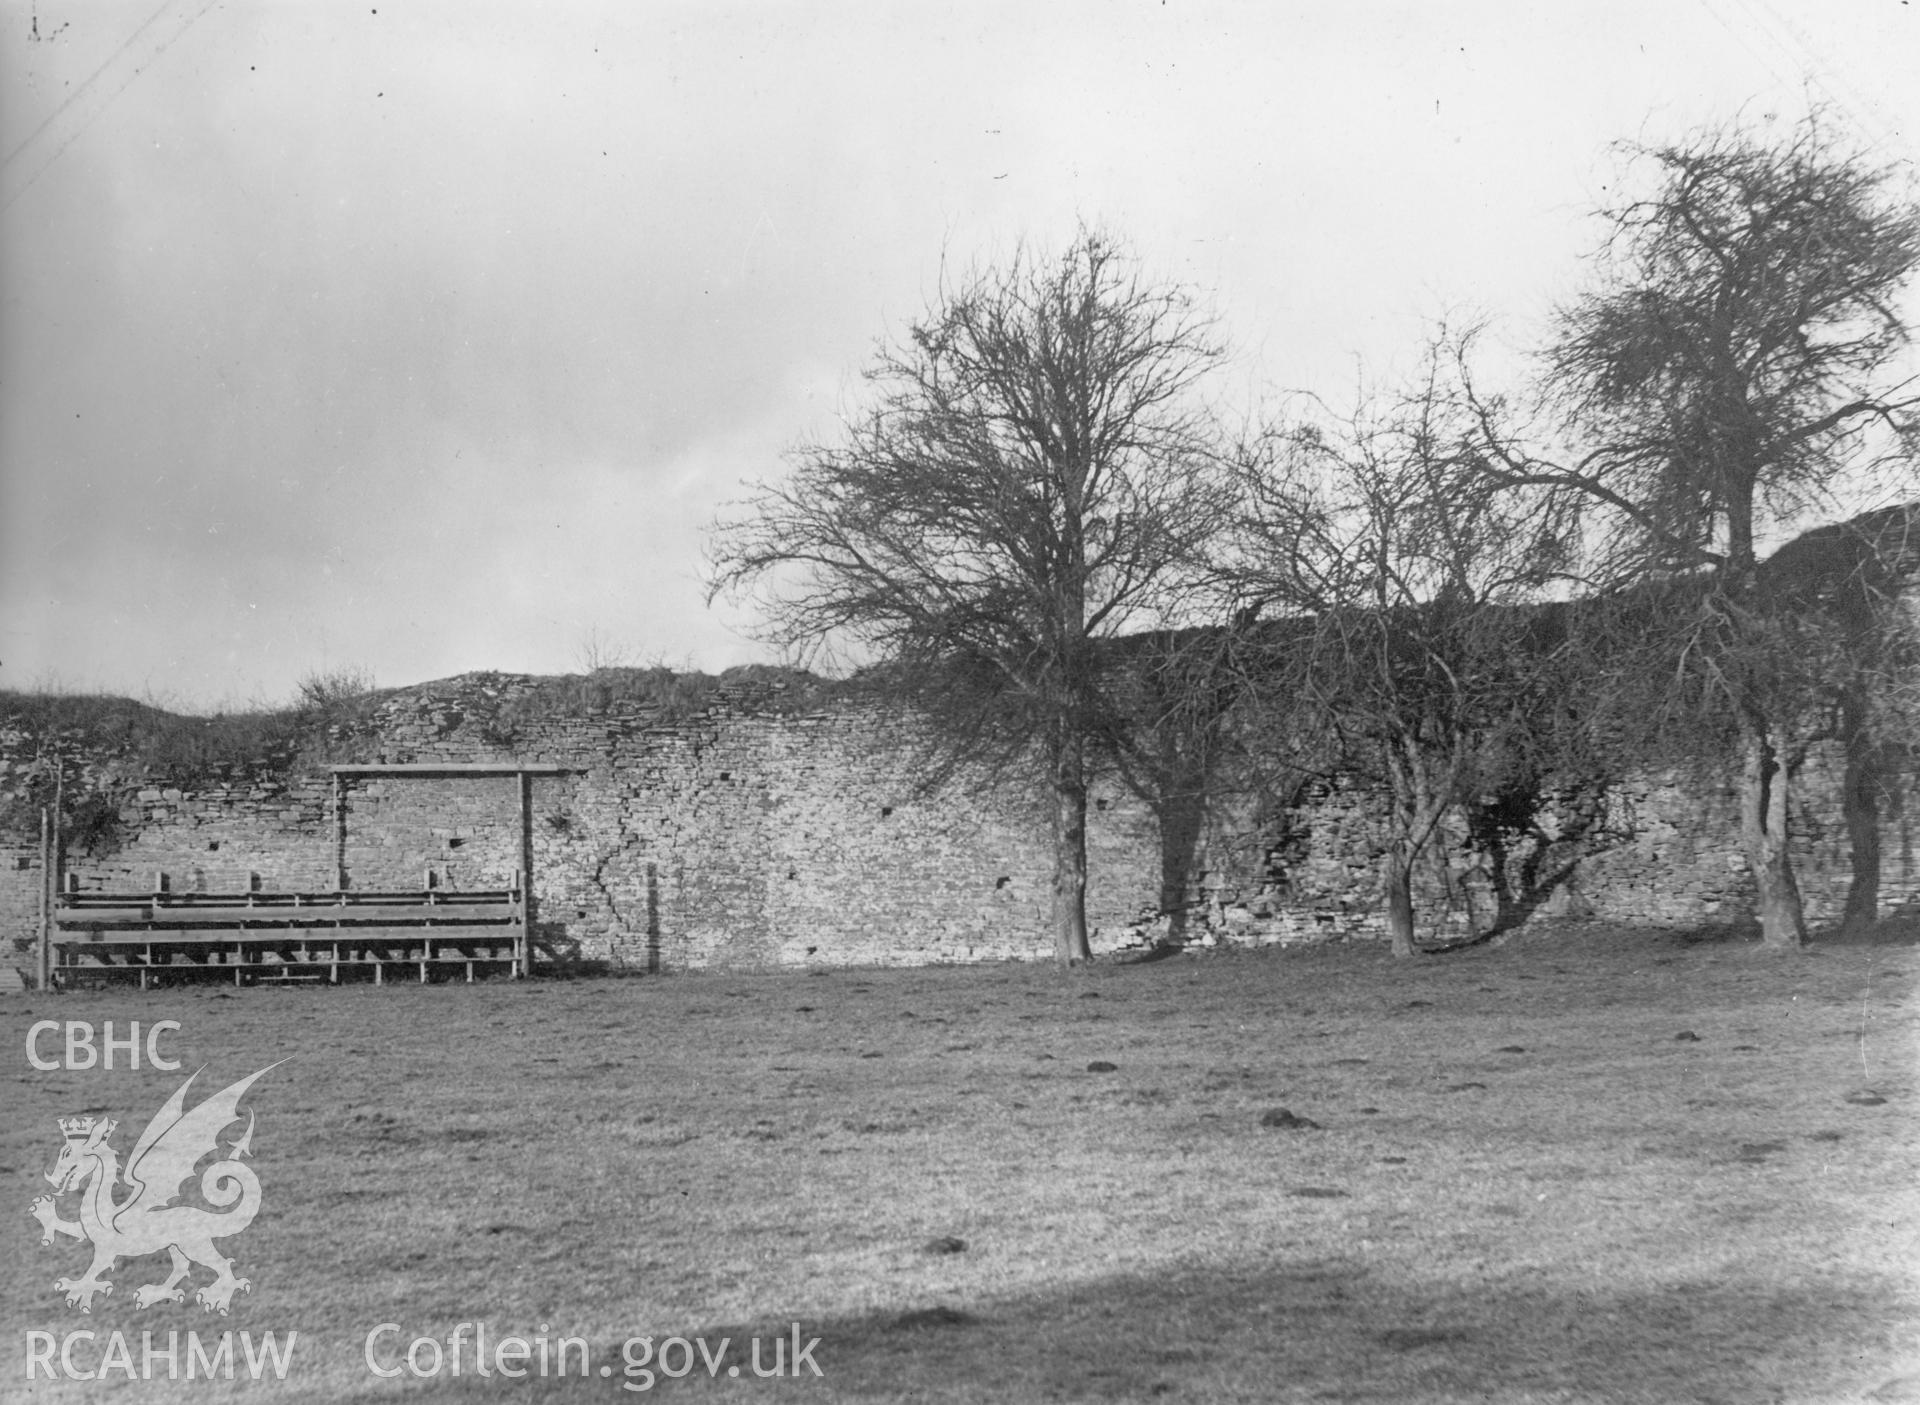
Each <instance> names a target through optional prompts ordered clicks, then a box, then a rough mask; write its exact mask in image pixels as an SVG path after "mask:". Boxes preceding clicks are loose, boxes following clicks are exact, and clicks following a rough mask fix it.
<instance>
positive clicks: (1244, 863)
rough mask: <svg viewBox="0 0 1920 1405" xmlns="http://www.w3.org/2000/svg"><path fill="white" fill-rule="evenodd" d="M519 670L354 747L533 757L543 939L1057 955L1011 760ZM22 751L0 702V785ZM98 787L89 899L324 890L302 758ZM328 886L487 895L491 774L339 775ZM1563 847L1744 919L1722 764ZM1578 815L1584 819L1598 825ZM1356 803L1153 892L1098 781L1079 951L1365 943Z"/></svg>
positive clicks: (461, 686)
mask: <svg viewBox="0 0 1920 1405" xmlns="http://www.w3.org/2000/svg"><path fill="white" fill-rule="evenodd" d="M535 686H536V680H531V679H527V678H522V677H517V676H511V675H500V674H473V675H467V676H464V677H461V678H455V679H448V680H444V681H442V682H438V683H431V684H425V685H421V686H419V687H416V688H410V689H404V690H400V691H398V692H396V693H393V694H391V695H388V696H386V697H385V698H384V699H383V700H382V702H381V704H380V706H379V708H378V711H377V715H376V716H375V718H374V721H373V723H372V725H371V734H370V736H369V738H368V739H366V746H365V747H363V749H362V751H361V752H360V753H358V757H357V759H365V760H379V761H383V762H409V761H443V762H444V761H466V762H481V761H484V762H515V761H520V762H540V763H557V764H559V765H562V766H565V767H568V768H569V774H567V775H564V776H559V777H545V776H543V777H538V778H536V779H535V780H534V782H533V846H534V856H535V869H536V884H535V889H534V892H535V898H536V901H537V905H538V920H539V926H540V933H541V936H542V938H543V939H544V940H545V941H547V942H549V943H551V944H552V945H553V946H554V947H555V948H556V949H558V950H562V951H568V952H573V953H577V954H578V955H580V956H582V957H585V958H589V959H594V960H599V961H604V962H607V963H610V964H612V965H614V966H617V967H625V968H632V969H639V970H667V971H671V970H676V969H687V968H692V967H702V966H741V967H769V966H787V967H792V966H806V965H810V964H827V965H863V964H880V965H886V964H921V963H928V962H944V961H981V960H1000V959H1033V958H1039V957H1044V956H1045V955H1047V954H1048V952H1049V950H1050V937H1049V934H1048V930H1047V893H1048V885H1049V880H1050V875H1051V863H1052V860H1051V850H1050V842H1049V835H1048V819H1047V816H1048V809H1047V806H1046V805H1045V803H1043V800H1042V798H1041V797H1039V796H1038V795H1036V794H1034V793H1032V792H1031V791H1030V790H1029V789H1028V788H1026V787H1025V786H1024V785H1023V784H1022V783H1021V782H1020V780H1019V779H1018V778H1009V779H1003V780H1002V781H1001V782H1000V783H998V784H989V783H987V781H986V779H985V778H982V777H962V778H960V779H958V780H956V781H954V782H953V783H951V784H949V785H947V786H946V787H944V788H943V789H942V790H940V791H939V792H938V793H936V794H933V795H928V794H926V793H924V792H923V791H922V789H921V788H920V785H919V777H920V776H921V775H922V774H923V753H922V751H921V749H920V748H919V746H918V741H919V737H918V733H917V731H916V726H917V724H916V721H915V719H914V718H912V717H911V716H908V715H906V714H904V713H902V712H900V711H898V710H895V709H893V708H890V707H888V706H884V705H881V704H877V703H875V702H872V701H870V700H869V701H863V700H859V699H856V698H843V699H840V700H838V701H828V702H825V703H822V704H820V705H819V706H817V707H814V708H812V709H811V710H805V709H791V708H787V707H784V706H783V705H782V703H783V700H782V699H781V697H780V696H779V691H778V690H779V687H780V685H778V684H775V685H771V686H769V685H764V684H758V685H747V686H739V687H728V686H722V687H720V688H718V689H717V690H715V691H713V692H712V693H711V694H710V695H708V696H707V697H706V698H705V699H704V700H702V701H701V702H700V703H699V705H698V706H697V707H695V708H693V709H692V710H691V711H689V712H683V713H680V714H675V715H668V714H666V713H665V712H663V711H662V710H660V709H649V708H644V707H641V708H634V709H630V710H625V711H622V710H619V709H614V710H611V711H607V710H602V711H595V712H585V711H583V712H582V713H580V714H579V715H547V714H541V713H534V714H532V715H513V713H512V705H513V704H514V702H515V701H516V700H517V699H523V698H525V697H526V696H527V695H528V694H529V693H530V692H531V691H532V690H533V689H534V687H535ZM31 766H32V760H31V756H30V754H29V752H28V750H27V748H26V747H25V744H24V737H23V736H22V734H21V733H20V732H19V731H18V730H14V731H11V732H10V731H9V730H8V729H7V727H6V723H5V719H3V718H0V791H6V790H10V791H11V792H13V793H14V794H15V795H18V794H20V793H23V791H22V788H23V787H24V785H25V780H26V776H27V774H28V772H29V771H30V769H31ZM83 769H84V773H85V775H86V776H87V777H90V778H91V781H90V783H91V784H93V785H94V786H96V787H98V788H100V789H101V790H103V791H111V793H113V794H115V795H117V796H118V797H119V799H120V802H121V803H120V810H119V823H118V825H117V826H116V827H115V828H114V832H113V834H112V836H111V837H110V838H107V839H103V840H100V841H99V842H96V843H94V844H93V845H92V846H91V847H85V846H82V847H77V848H73V849H71V850H70V851H69V853H68V855H67V863H66V868H67V871H68V872H70V873H72V874H74V875H76V877H77V879H78V881H79V883H80V885H81V886H82V887H83V888H87V889H98V890H120V891H134V892H138V891H146V890H149V889H150V888H151V886H152V885H153V883H154V882H155V881H156V879H155V875H156V874H162V873H163V874H165V875H166V876H167V880H166V881H167V882H168V883H169V884H170V885H171V886H172V887H173V888H174V889H175V890H176V891H191V890H202V891H244V890H245V887H246V885H247V884H249V883H256V884H258V885H259V886H260V887H262V888H264V889H268V890H277V891H293V890H298V891H314V892H324V891H328V890H330V889H331V888H332V887H333V884H334V881H335V861H336V850H335V839H334V835H335V830H334V823H335V815H334V812H333V788H332V785H331V782H330V780H329V777H328V774H327V772H326V770H325V768H324V766H320V765H309V766H307V767H306V768H304V769H296V770H294V771H293V772H292V773H283V774H275V773H272V772H270V771H268V770H265V769H262V770H261V772H260V773H259V774H256V775H251V776H245V777H230V778H227V779H223V780H220V781H218V782H215V783H211V784H206V785H202V786H200V787H197V788H193V789H182V788H180V787H178V786H174V785H170V784H168V783H166V781H165V780H164V779H154V780H152V781H150V782H147V783H142V782H140V781H138V780H129V779H128V778H126V777H125V776H120V777H119V778H118V780H117V781H116V780H115V770H114V765H113V763H112V759H111V758H102V757H93V758H90V760H89V762H88V764H87V765H86V766H85V767H84V768H83ZM1836 774H1837V763H1836V762H1835V760H1834V759H1833V758H1830V757H1816V758H1815V759H1814V761H1813V762H1812V763H1810V764H1809V766H1808V768H1807V771H1806V774H1805V775H1804V776H1803V778H1802V781H1801V784H1800V788H1799V792H1798V793H1799V809H1798V811H1797V812H1796V815H1795V826H1796V831H1797V838H1798V854H1797V858H1798V861H1799V865H1800V878H1801V883H1802V886H1803V889H1804V891H1805V895H1806V899H1807V907H1808V914H1809V917H1810V919H1811V920H1814V921H1816V922H1817V921H1820V920H1824V919H1828V918H1830V917H1832V916H1833V915H1834V914H1836V913H1837V911H1838V908H1839V905H1840V902H1841V900H1842V898H1843V896H1844V893H1845V889H1846V883H1847V878H1848V872H1849V870H1848V861H1847V852H1846V843H1845V838H1846V837H1845V834H1844V832H1842V831H1841V829H1840V826H1839V811H1838V806H1837V804H1835V803H1833V801H1832V788H1833V783H1834V782H1833V777H1834V776H1835V775H1836ZM345 794H346V802H345V803H346V821H347V836H348V842H347V847H346V870H347V875H348V883H349V886H351V887H354V888H357V889H394V888H399V889H415V888H418V887H420V886H422V885H423V884H424V883H425V882H426V881H427V877H426V875H427V874H428V873H429V872H431V874H432V875H433V881H434V882H436V883H438V884H439V885H440V886H443V887H447V888H452V889H461V888H476V887H498V886H504V885H505V884H506V883H507V882H509V881H510V880H511V878H512V875H513V872H514V869H515V867H516V866H517V864H518V862H519V835H518V806H517V794H516V791H515V786H514V782H512V781H511V780H509V779H504V778H491V777H435V778H423V777H403V778H366V777H355V778H353V780H352V781H351V783H350V784H349V785H348V786H347V788H346V792H345ZM1585 813H1586V821H1587V822H1586V825H1585V829H1584V831H1583V833H1582V835H1581V837H1580V839H1579V841H1578V842H1577V843H1575V842H1573V841H1571V840H1567V839H1564V838H1563V836H1562V835H1561V834H1558V833H1556V826H1562V825H1564V827H1565V828H1566V829H1568V830H1570V829H1571V820H1570V819H1568V817H1567V816H1565V815H1558V814H1556V813H1555V812H1554V811H1552V810H1551V809H1550V810H1549V811H1548V813H1547V814H1545V815H1544V816H1543V817H1542V819H1541V823H1540V825H1539V827H1538V829H1537V830H1536V831H1534V832H1533V833H1532V834H1530V835H1528V836H1525V837H1524V842H1523V844H1522V847H1525V848H1527V854H1528V855H1530V856H1531V857H1532V858H1533V859H1534V860H1536V861H1537V868H1538V872H1539V874H1544V875H1547V878H1546V879H1545V880H1542V881H1541V882H1540V883H1538V884H1537V885H1536V886H1537V889H1538V890H1537V891H1536V892H1534V893H1533V894H1531V895H1530V901H1529V905H1530V907H1537V910H1539V911H1541V912H1544V913H1549V914H1555V913H1558V914H1577V915H1586V916H1595V917H1601V918H1608V919H1615V920H1621V921H1637V922H1653V923H1661V924H1668V925H1676V924H1686V925H1692V924H1709V923H1719V922H1728V921H1732V920H1735V919H1737V918H1739V917H1742V916H1744V915H1745V913H1746V909H1747V903H1748V900H1749V896H1750V884H1749V880H1748V878H1747V874H1746V870H1745V865H1744V862H1743V861H1742V859H1741V857H1740V853H1739V846H1738V837H1737V830H1736V826H1735V811H1734V805H1733V794H1732V781H1731V778H1729V780H1728V783H1727V784H1726V785H1725V786H1723V787H1719V788H1717V789H1714V790H1711V791H1708V792H1706V793H1702V791H1701V790H1700V789H1699V788H1698V787H1695V786H1688V785H1683V784H1680V783H1678V782H1674V781H1671V780H1663V779H1660V778H1649V779H1644V780H1641V781H1638V782H1635V783H1632V784H1629V785H1623V786H1620V787H1618V788H1616V790H1615V791H1613V792H1611V793H1609V794H1608V795H1606V796H1604V797H1600V798H1599V800H1598V802H1597V808H1596V802H1594V801H1592V800H1591V799H1589V801H1588V803H1587V804H1586V807H1585ZM1596 816H1597V819H1596ZM1381 842H1382V827H1381V823H1380V818H1379V804H1378V797H1376V796H1373V795H1370V794H1368V793H1366V792H1365V791H1363V790H1359V789H1356V788H1353V787H1346V786H1340V785H1331V786H1326V787H1322V788H1321V789H1320V790H1318V791H1316V792H1313V793H1309V794H1307V795H1304V796H1302V797H1300V798H1299V799H1298V800H1297V801H1296V802H1295V803H1294V804H1293V805H1291V806H1290V807H1288V808H1286V809H1285V810H1283V811H1281V812H1279V813H1267V814H1263V813H1259V812H1258V811H1257V810H1254V809H1251V808H1250V807H1249V806H1248V805H1246V804H1244V803H1237V804H1236V803H1228V802H1227V801H1225V800H1222V801H1220V802H1219V803H1218V804H1216V805H1215V806H1214V807H1213V812H1211V813H1209V815H1208V816H1207V822H1206V823H1205V825H1203V827H1202V834H1201V836H1200V839H1199V841H1198V843H1197V845H1196V848H1195V852H1194V853H1193V854H1192V855H1191V858H1190V861H1189V862H1188V863H1187V864H1186V865H1185V871H1184V872H1183V873H1182V874H1180V875H1177V881H1176V882H1175V883H1174V885H1173V886H1174V888H1175V889H1176V890H1177V893H1178V896H1177V898H1175V899H1174V900H1172V901H1168V902H1164V903H1163V899H1162V892H1163V879H1162V873H1161V864H1162V855H1161V849H1160V842H1159V829H1158V823H1157V821H1156V819H1155V816H1154V814H1153V812H1152V810H1151V808H1150V807H1149V806H1148V805H1146V804H1145V803H1144V802H1143V801H1142V800H1141V799H1140V798H1139V797H1137V796H1136V795H1134V794H1132V793H1131V792H1130V791H1128V790H1127V789H1126V788H1125V787H1124V786H1122V785H1121V784H1120V783H1119V781H1118V780H1117V779H1115V778H1111V777H1108V778H1103V779H1101V780H1099V781H1098V782H1097V783H1096V785H1095V787H1094V791H1093V796H1092V807H1091V814H1090V840H1089V843H1090V855H1089V859H1090V869H1091V900H1090V905H1089V921H1090V923H1091V925H1092V927H1093V928H1094V932H1095V947H1096V950H1105V951H1112V950H1115V949H1118V948H1122V947H1126V946H1132V945H1139V944H1142V943H1144V942H1147V941H1151V940H1156V939H1162V938H1173V939H1179V940H1185V941H1200V942H1245V943H1272V942H1298V941H1314V940H1325V939H1330V938H1375V937H1379V936H1380V935H1381V934H1382V925H1381V920H1380V916H1379V911H1378V908H1379V903H1378V856H1379V853H1380V847H1381ZM1883 847H1884V851H1885V876H1884V886H1883V899H1884V900H1885V901H1886V902H1887V904H1888V905H1889V906H1893V905H1897V904H1899V903H1903V902H1910V901H1913V900H1914V899H1915V897H1916V895H1920V866H1917V865H1916V861H1915V856H1914V846H1913V843H1912V836H1911V834H1910V826H1909V822H1908V819H1907V816H1906V815H1905V813H1904V811H1896V812H1894V813H1892V814H1890V815H1889V816H1887V817H1886V818H1885V834H1884V843H1883ZM1522 857H1524V856H1522V855H1520V854H1519V853H1517V852H1516V853H1513V854H1509V855H1508V856H1507V858H1508V860H1509V864H1508V868H1509V871H1508V872H1507V874H1506V876H1505V878H1504V880H1503V878H1502V873H1501V871H1500V865H1499V863H1498V862H1497V861H1496V858H1495V856H1490V855H1489V854H1487V853H1484V852H1480V851H1478V850H1476V849H1475V847H1474V846H1471V845H1469V844H1468V843H1466V841H1465V836H1464V835H1454V836H1451V839H1450V842H1449V843H1448V844H1447V845H1446V846H1445V847H1444V849H1443V851H1442V855H1441V861H1440V862H1437V863H1436V864H1435V865H1434V867H1433V870H1432V871H1431V872H1429V873H1426V874H1423V875H1422V879H1421V897H1422V903H1421V928H1422V932H1423V935H1459V934H1463V933H1465V932H1467V931H1469V930H1478V929H1484V927H1485V925H1486V923H1487V922H1488V921H1489V920H1490V919H1491V917H1492V915H1493V913H1494V911H1495V907H1496V903H1495V888H1496V886H1498V885H1499V884H1500V883H1501V882H1502V881H1504V882H1505V884H1506V887H1507V889H1508V891H1509V892H1510V893H1511V892H1513V891H1514V889H1515V881H1514V879H1513V877H1512V873H1513V872H1516V871H1518V867H1519V864H1520V861H1521V859H1522ZM39 882H40V872H39V856H38V846H37V843H35V842H33V841H32V840H31V839H29V837H27V836H24V835H16V836H8V837H7V838H6V842H5V843H4V844H0V943H4V954H5V955H6V956H7V957H9V958H11V959H10V960H7V961H0V965H12V964H18V965H23V966H24V965H26V964H27V962H28V959H29V958H28V957H27V956H26V955H24V954H22V953H20V952H18V951H16V950H15V947H16V943H17V942H24V941H26V940H28V939H30V938H31V937H32V936H33V934H34V932H35V930H36V926H37V920H38V893H39V889H38V884H39Z"/></svg>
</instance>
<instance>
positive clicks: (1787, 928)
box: [1740, 712, 1807, 950]
mask: <svg viewBox="0 0 1920 1405" xmlns="http://www.w3.org/2000/svg"><path fill="white" fill-rule="evenodd" d="M1741 731H1742V733H1743V735H1742V737H1741V749H1742V752H1743V758H1742V759H1743V763H1744V764H1743V766H1742V774H1741V786H1740V789H1741V794H1740V837H1741V840H1742V843H1743V845H1744V847H1745V849H1746V853H1747V868H1748V870H1749V871H1750V872H1751V873H1752V874H1753V883H1754V890H1755V898H1756V901H1757V902H1758V905H1759V915H1760V942H1761V945H1763V946H1769V947H1777V948H1779V949H1781V950H1792V949H1794V948H1798V947H1801V946H1804V945H1806V940H1807V923H1806V917H1805V915H1804V913H1803V912H1802V911H1801V907H1800V885H1799V884H1798V883H1796V882H1795V881H1794V877H1793V862H1792V860H1791V858H1790V857H1789V855H1788V852H1787V770H1786V766H1785V765H1784V763H1783V761H1782V758H1781V755H1780V748H1779V744H1778V737H1777V734H1776V733H1777V729H1776V728H1774V727H1773V726H1772V725H1771V724H1770V723H1768V721H1767V719H1766V718H1764V717H1760V716H1757V715H1755V714H1753V713H1751V712H1745V713H1743V715H1742V718H1741Z"/></svg>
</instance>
